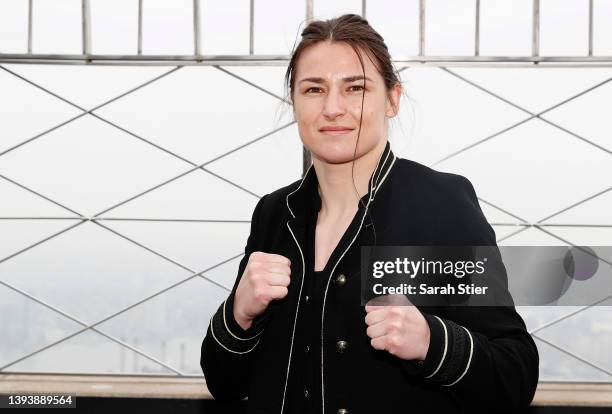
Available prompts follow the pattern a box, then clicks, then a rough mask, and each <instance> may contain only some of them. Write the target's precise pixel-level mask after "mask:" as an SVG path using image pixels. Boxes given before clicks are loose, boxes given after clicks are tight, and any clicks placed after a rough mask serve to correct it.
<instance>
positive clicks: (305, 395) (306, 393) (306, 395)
mask: <svg viewBox="0 0 612 414" xmlns="http://www.w3.org/2000/svg"><path fill="white" fill-rule="evenodd" d="M309 395H310V393H309V392H308V390H304V397H305V398H308V396H309Z"/></svg>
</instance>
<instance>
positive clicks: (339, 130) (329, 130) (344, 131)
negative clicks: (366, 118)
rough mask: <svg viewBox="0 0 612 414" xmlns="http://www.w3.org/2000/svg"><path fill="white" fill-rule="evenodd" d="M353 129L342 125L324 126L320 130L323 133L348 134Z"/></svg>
mask: <svg viewBox="0 0 612 414" xmlns="http://www.w3.org/2000/svg"><path fill="white" fill-rule="evenodd" d="M352 130H353V128H347V127H341V126H329V127H323V128H321V129H319V131H321V133H323V134H327V135H342V134H348V133H349V132H351V131H352Z"/></svg>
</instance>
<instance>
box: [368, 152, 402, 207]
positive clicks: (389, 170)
mask: <svg viewBox="0 0 612 414" xmlns="http://www.w3.org/2000/svg"><path fill="white" fill-rule="evenodd" d="M396 159H397V157H396V156H395V154H393V161H391V165H389V168H388V169H387V172H386V173H385V175H384V176H383V178H382V179H381V180H380V183H378V184H377V185H376V191H374V197H375V196H376V193H377V192H378V189H379V188H380V186H381V185H382V183H383V182H385V178H387V175H389V173H390V172H391V168H392V167H393V164H395V160H396ZM372 199H374V198H372Z"/></svg>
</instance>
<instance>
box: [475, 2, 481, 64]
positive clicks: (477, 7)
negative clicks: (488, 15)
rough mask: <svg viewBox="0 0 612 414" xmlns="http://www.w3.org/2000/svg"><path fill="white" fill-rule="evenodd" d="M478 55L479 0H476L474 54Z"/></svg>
mask: <svg viewBox="0 0 612 414" xmlns="http://www.w3.org/2000/svg"><path fill="white" fill-rule="evenodd" d="M479 55H480V0H476V19H475V21H474V56H479Z"/></svg>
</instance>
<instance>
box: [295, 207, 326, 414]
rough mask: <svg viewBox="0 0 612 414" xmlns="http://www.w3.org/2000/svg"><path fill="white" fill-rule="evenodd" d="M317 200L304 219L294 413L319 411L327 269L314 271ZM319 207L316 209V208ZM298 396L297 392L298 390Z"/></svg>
mask: <svg viewBox="0 0 612 414" xmlns="http://www.w3.org/2000/svg"><path fill="white" fill-rule="evenodd" d="M318 201H319V200H314V206H313V207H315V208H313V209H312V210H311V213H310V214H309V217H308V219H307V231H306V237H307V245H306V246H307V249H308V250H307V251H306V252H305V256H306V258H305V260H306V271H307V272H306V277H305V279H304V287H303V292H302V296H301V299H300V300H301V301H304V303H305V305H307V306H305V308H304V309H305V311H306V312H304V314H303V315H302V317H301V318H300V319H301V323H302V324H301V325H300V326H301V328H302V329H304V330H305V332H303V335H302V336H301V337H302V338H304V343H303V345H302V349H301V350H300V352H301V353H302V355H304V359H303V362H302V364H301V365H302V367H301V368H302V369H301V372H302V374H303V375H302V376H301V384H300V385H301V387H298V388H301V400H302V401H303V404H297V405H298V411H296V413H302V414H318V413H320V412H321V407H322V405H323V404H322V402H321V311H322V308H323V296H324V294H325V285H326V284H327V279H328V276H329V272H328V271H327V265H326V267H325V269H323V270H321V271H315V270H314V267H315V266H314V258H315V255H314V251H315V234H316V223H317V216H318V210H319V208H320V202H318ZM317 207H319V208H317ZM298 395H299V393H298Z"/></svg>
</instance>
